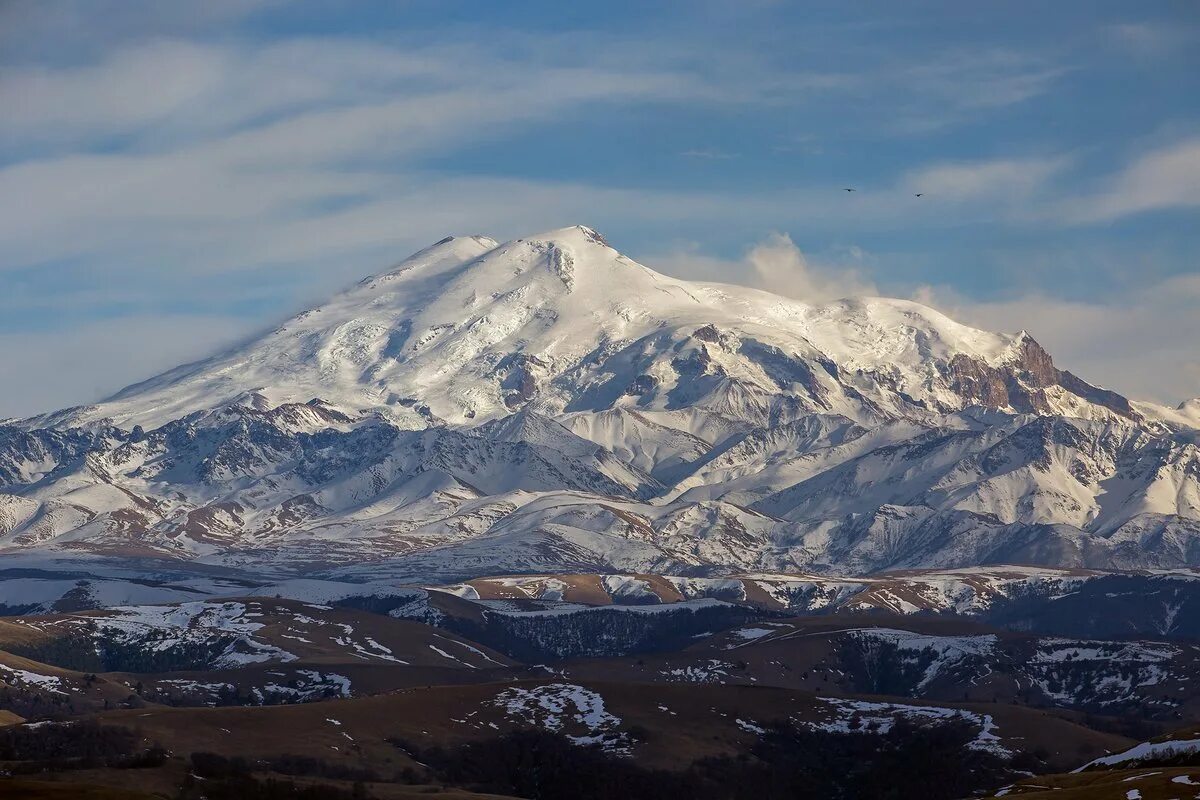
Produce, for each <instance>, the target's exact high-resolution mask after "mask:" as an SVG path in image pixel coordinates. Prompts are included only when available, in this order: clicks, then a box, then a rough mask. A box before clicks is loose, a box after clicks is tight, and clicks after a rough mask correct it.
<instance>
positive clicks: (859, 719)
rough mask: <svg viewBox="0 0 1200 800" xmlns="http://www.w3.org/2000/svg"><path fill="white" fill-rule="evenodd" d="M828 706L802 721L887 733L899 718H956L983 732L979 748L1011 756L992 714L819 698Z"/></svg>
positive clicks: (978, 737)
mask: <svg viewBox="0 0 1200 800" xmlns="http://www.w3.org/2000/svg"><path fill="white" fill-rule="evenodd" d="M818 699H819V700H820V701H821V702H822V703H823V705H824V711H825V714H824V719H822V720H821V721H818V722H811V721H802V722H801V723H800V724H802V725H805V726H807V727H809V728H812V729H814V730H821V731H829V732H831V733H864V734H870V733H876V734H884V733H887V732H888V731H890V730H891V729H892V726H893V725H895V724H896V720H897V719H901V718H903V719H905V720H908V721H910V722H915V723H917V724H923V725H924V724H934V725H936V724H938V723H942V722H949V721H954V720H961V721H965V722H969V723H971V724H972V725H975V726H977V727H978V729H979V732H978V733H977V734H976V736H975V738H974V739H973V740H972V741H971V743H970V744H969V745H968V746H969V747H972V748H975V749H978V750H988V751H991V752H994V753H996V754H997V755H1004V756H1007V755H1011V754H1012V753H1011V751H1010V750H1009V749H1008V748H1007V747H1005V746H1004V745H1003V744H1002V743H1001V740H1000V737H999V736H998V735H997V734H996V723H995V721H994V720H993V719H992V717H991V715H990V714H976V713H975V712H973V711H965V710H963V709H957V708H942V707H939V706H919V705H908V704H904V703H874V702H869V701H866V700H851V699H845V698H834V697H821V698H818Z"/></svg>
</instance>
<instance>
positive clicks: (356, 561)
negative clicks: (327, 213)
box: [0, 226, 1200, 579]
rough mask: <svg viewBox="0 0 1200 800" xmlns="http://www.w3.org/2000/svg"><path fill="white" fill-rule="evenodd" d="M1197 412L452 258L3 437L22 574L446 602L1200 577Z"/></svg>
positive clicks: (616, 286)
mask: <svg viewBox="0 0 1200 800" xmlns="http://www.w3.org/2000/svg"><path fill="white" fill-rule="evenodd" d="M1190 419H1191V416H1190V415H1189V414H1187V413H1184V410H1177V411H1170V412H1168V411H1167V410H1165V409H1161V410H1156V408H1155V407H1154V406H1151V405H1149V404H1141V403H1138V404H1134V403H1130V402H1129V401H1128V400H1127V399H1126V398H1124V397H1122V396H1121V395H1119V394H1117V393H1115V392H1111V391H1108V390H1105V389H1101V388H1099V387H1095V386H1092V385H1090V384H1088V383H1087V382H1086V381H1084V380H1082V379H1080V378H1078V377H1077V376H1075V375H1073V374H1072V373H1070V372H1067V371H1065V370H1062V369H1060V368H1059V367H1058V366H1056V365H1055V364H1054V362H1053V361H1052V359H1051V357H1050V356H1049V355H1048V354H1047V353H1046V351H1045V350H1044V349H1043V348H1042V347H1041V346H1040V345H1039V344H1038V343H1037V342H1036V341H1035V340H1034V339H1033V338H1032V337H1030V336H1029V335H1028V334H1026V333H1019V334H1016V335H1005V334H996V333H989V332H985V331H980V330H976V329H974V328H970V327H967V326H965V325H961V324H959V323H957V322H955V321H953V320H951V319H949V318H948V317H946V316H944V315H943V314H941V313H939V312H937V311H935V310H933V309H931V308H928V307H925V306H922V305H920V304H917V303H913V302H908V301H903V300H890V299H884V298H857V299H845V300H840V301H837V302H833V303H826V304H807V303H804V302H800V301H796V300H789V299H786V298H782V297H778V296H776V295H772V294H768V293H766V292H761V291H756V290H752V289H746V288H742V287H736V286H729V285H722V284H711V283H695V282H689V281H684V280H679V279H676V278H671V277H668V276H665V275H662V274H659V273H657V272H654V271H653V270H651V269H648V268H647V267H644V266H642V265H641V264H638V263H637V262H635V261H633V260H632V259H630V258H628V257H626V256H623V255H621V254H620V253H619V252H617V251H616V250H614V249H613V248H612V247H611V246H610V245H609V244H608V242H607V241H606V240H605V239H604V238H603V237H602V236H600V235H599V234H597V233H596V232H595V231H593V230H592V229H590V228H586V227H582V226H577V227H572V228H564V229H560V230H555V231H550V232H548V233H544V234H540V235H537V236H533V237H529V238H522V239H517V240H514V241H511V242H506V243H499V242H497V241H495V240H493V239H490V238H487V237H483V236H467V237H450V238H447V239H443V240H442V241H440V242H438V243H436V244H434V245H432V246H430V247H428V248H426V249H424V250H422V251H420V252H418V253H416V254H414V255H413V256H412V257H410V258H408V259H407V260H405V261H403V262H402V263H400V264H399V265H398V266H396V267H395V268H394V269H391V270H389V271H387V272H384V273H382V274H379V275H375V276H371V277H369V278H366V279H364V280H363V281H361V282H360V283H358V284H357V285H355V286H354V287H352V288H350V289H349V290H347V291H345V292H343V293H341V294H339V295H337V296H335V297H333V298H331V299H330V300H329V301H328V302H327V303H324V304H322V305H320V306H318V307H316V308H312V309H310V310H308V311H305V312H303V313H301V314H299V315H297V316H295V317H293V318H292V319H290V320H288V321H287V322H285V323H284V324H282V325H281V326H279V327H278V328H276V329H275V330H273V331H271V332H270V333H268V334H266V335H264V336H261V337H259V338H258V339H256V340H254V341H251V342H248V343H245V344H243V345H240V346H238V347H236V348H233V349H231V350H229V351H226V352H224V353H220V354H218V355H216V356H214V357H212V358H209V359H207V360H204V361H201V362H197V363H195V364H189V365H185V366H181V367H178V368H176V369H173V370H171V371H169V372H166V373H164V374H162V375H159V376H158V377H155V378H152V379H150V380H148V381H145V382H143V383H140V384H137V385H134V386H131V387H129V388H127V389H125V390H123V391H121V392H119V393H118V394H116V395H114V396H113V397H112V398H109V399H108V400H106V401H104V402H101V403H98V404H96V405H93V406H83V407H77V408H73V409H67V410H65V411H61V412H58V413H55V414H49V415H46V416H42V417H37V418H33V419H29V420H24V421H19V422H12V423H10V424H8V425H7V426H0V547H4V548H8V549H12V550H29V549H32V550H35V551H46V550H48V551H53V552H56V553H64V552H70V553H80V552H83V553H102V554H122V555H152V556H155V557H168V558H175V559H186V560H189V561H200V562H204V563H218V564H225V565H247V564H251V565H254V566H255V567H256V568H266V569H271V570H278V571H284V572H297V573H313V574H317V573H319V574H334V575H341V576H345V577H350V578H355V577H360V576H361V575H363V574H370V575H375V576H377V575H380V574H384V575H394V576H397V577H402V578H414V579H430V578H444V577H448V576H460V575H470V574H480V573H498V572H529V571H564V570H568V571H569V570H584V571H604V570H609V569H625V570H642V571H659V572H661V571H666V570H670V571H673V572H676V573H688V574H710V573H714V574H720V573H722V572H728V571H731V570H747V569H756V570H760V569H761V570H797V569H803V570H827V571H828V570H851V571H858V572H869V571H875V570H881V569H892V568H899V567H918V566H937V567H942V566H971V565H977V564H981V563H997V562H1002V561H1008V562H1025V563H1039V564H1050V565H1057V566H1093V567H1112V566H1176V565H1184V564H1195V563H1200V488H1198V487H1200V457H1198V455H1197V448H1196V440H1197V433H1196V431H1195V426H1194V425H1192V424H1190V422H1189V420H1190Z"/></svg>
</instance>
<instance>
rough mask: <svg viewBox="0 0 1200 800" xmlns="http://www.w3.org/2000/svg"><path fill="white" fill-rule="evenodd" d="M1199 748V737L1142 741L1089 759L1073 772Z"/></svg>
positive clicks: (1194, 750)
mask: <svg viewBox="0 0 1200 800" xmlns="http://www.w3.org/2000/svg"><path fill="white" fill-rule="evenodd" d="M1197 750H1200V739H1176V740H1172V741H1166V742H1142V743H1141V744H1137V745H1134V746H1133V747H1131V748H1129V749H1128V750H1122V751H1121V752H1120V753H1113V754H1112V755H1107V756H1102V757H1100V758H1097V759H1095V760H1093V761H1089V762H1088V763H1086V764H1084V765H1083V766H1082V767H1080V768H1079V769H1076V770H1073V771H1074V772H1083V771H1084V770H1086V769H1090V768H1093V767H1112V766H1117V765H1120V764H1133V763H1136V762H1138V761H1143V760H1145V759H1149V758H1161V757H1164V756H1169V755H1172V754H1176V753H1191V752H1196V751H1197Z"/></svg>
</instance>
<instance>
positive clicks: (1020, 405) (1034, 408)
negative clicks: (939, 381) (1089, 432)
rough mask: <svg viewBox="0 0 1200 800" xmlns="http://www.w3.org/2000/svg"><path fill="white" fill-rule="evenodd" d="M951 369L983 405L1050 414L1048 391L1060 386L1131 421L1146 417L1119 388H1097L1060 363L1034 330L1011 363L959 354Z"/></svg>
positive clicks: (959, 385)
mask: <svg viewBox="0 0 1200 800" xmlns="http://www.w3.org/2000/svg"><path fill="white" fill-rule="evenodd" d="M947 367H948V369H947V377H948V379H949V384H950V388H951V389H952V390H954V391H955V392H956V393H958V394H959V395H961V396H962V397H963V398H964V399H967V400H969V401H974V402H977V403H978V404H979V405H982V406H987V407H990V408H1011V409H1013V410H1015V411H1017V412H1019V413H1022V414H1049V413H1053V411H1054V407H1053V404H1052V403H1051V402H1050V400H1049V399H1048V398H1047V396H1046V391H1045V390H1047V389H1050V388H1052V387H1058V388H1060V389H1062V390H1063V391H1065V392H1068V393H1070V394H1073V395H1075V396H1077V397H1079V398H1080V399H1082V400H1085V401H1087V402H1089V403H1092V404H1094V405H1098V406H1102V407H1104V408H1107V409H1109V410H1111V411H1113V412H1114V413H1117V414H1120V415H1121V416H1123V417H1126V418H1128V419H1131V420H1134V421H1137V420H1139V419H1140V418H1141V415H1139V414H1138V413H1137V412H1136V411H1135V410H1134V409H1133V406H1131V405H1130V403H1129V401H1128V400H1126V399H1125V398H1124V397H1122V396H1121V395H1119V394H1117V393H1116V392H1111V391H1108V390H1106V389H1100V388H1098V387H1095V386H1092V385H1091V384H1089V383H1087V382H1086V381H1084V380H1083V379H1081V378H1079V377H1077V376H1075V375H1073V374H1072V373H1070V372H1065V371H1063V370H1060V369H1058V368H1057V367H1055V366H1054V361H1053V360H1052V359H1051V358H1050V354H1049V353H1047V352H1046V351H1045V350H1044V349H1043V348H1042V346H1041V345H1040V344H1038V343H1037V342H1036V341H1034V339H1033V337H1031V336H1029V335H1028V334H1023V335H1022V337H1021V340H1020V341H1019V343H1018V345H1017V348H1016V350H1015V353H1014V357H1013V359H1012V360H1011V361H1010V362H1008V363H1003V364H999V365H991V364H987V363H985V362H983V361H980V360H978V359H974V358H971V357H969V356H965V355H961V354H959V355H956V356H954V358H952V359H951V360H950V362H949V364H948V365H947Z"/></svg>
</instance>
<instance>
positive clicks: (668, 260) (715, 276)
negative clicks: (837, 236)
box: [645, 233, 878, 303]
mask: <svg viewBox="0 0 1200 800" xmlns="http://www.w3.org/2000/svg"><path fill="white" fill-rule="evenodd" d="M845 256H846V258H845V259H839V260H838V261H837V262H835V263H829V262H824V261H822V262H818V263H813V262H811V261H810V260H809V259H808V258H807V257H806V256H805V254H804V253H802V252H801V251H800V248H799V247H797V246H796V244H795V242H793V241H792V238H791V237H790V236H788V235H787V234H785V233H772V234H771V235H769V236H768V237H766V238H765V239H764V240H763V241H761V242H759V243H758V244H756V245H754V246H753V247H751V248H750V249H749V250H747V251H746V253H745V255H744V256H743V257H742V258H741V259H738V260H728V259H721V258H715V257H712V256H706V255H704V254H702V253H700V252H698V251H697V250H696V249H695V248H694V247H690V248H684V249H676V250H674V251H671V252H667V253H660V254H653V255H651V256H649V257H647V258H646V259H645V262H646V264H647V265H649V266H651V267H653V268H654V269H657V270H660V271H662V272H667V273H670V274H672V275H676V276H679V277H682V278H687V279H690V280H702V281H714V282H719V283H735V284H741V285H744V286H753V287H754V288H757V289H763V290H765V291H768V292H773V293H775V294H781V295H784V296H785V297H791V298H793V299H795V300H800V301H803V302H806V303H824V302H827V301H829V300H836V299H839V298H842V297H853V296H859V295H874V294H877V293H878V291H877V289H876V288H875V284H874V283H873V282H872V281H871V280H870V279H869V278H868V277H867V276H866V275H864V274H863V272H862V269H861V262H862V261H863V260H864V258H865V255H864V254H863V252H862V251H861V250H860V249H859V248H857V247H851V248H848V249H846V251H845Z"/></svg>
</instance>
